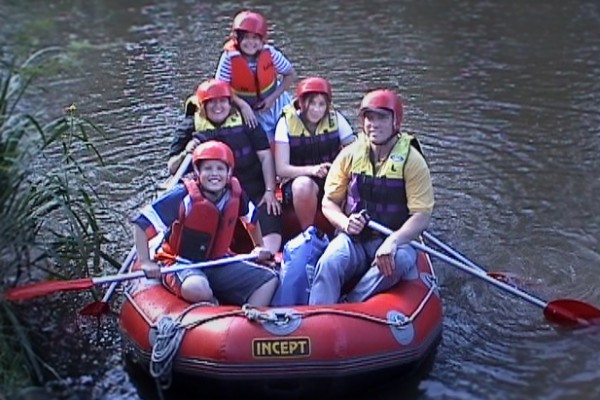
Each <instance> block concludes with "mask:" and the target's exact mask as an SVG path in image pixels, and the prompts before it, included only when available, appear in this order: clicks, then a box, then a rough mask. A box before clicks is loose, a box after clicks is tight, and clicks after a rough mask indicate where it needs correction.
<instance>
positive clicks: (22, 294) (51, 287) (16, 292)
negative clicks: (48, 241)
mask: <svg viewBox="0 0 600 400" xmlns="http://www.w3.org/2000/svg"><path fill="white" fill-rule="evenodd" d="M257 257H258V255H256V254H239V255H237V256H233V257H224V258H219V259H217V260H209V261H203V262H199V263H192V264H176V265H172V266H169V267H164V268H161V269H160V273H161V274H167V273H171V272H177V271H181V270H184V269H188V268H208V267H216V266H220V265H225V264H230V263H234V262H242V261H249V260H253V259H256V258H257ZM143 277H145V274H144V271H141V270H140V271H134V272H128V273H126V274H117V275H107V276H101V277H96V278H81V279H73V280H65V281H44V282H37V283H32V284H29V285H24V286H20V287H15V288H11V289H8V290H7V291H6V292H5V293H4V298H5V299H6V300H9V301H16V300H27V299H32V298H35V297H40V296H45V295H48V294H51V293H55V292H63V291H72V290H87V289H91V288H92V287H93V286H94V285H101V284H104V283H112V282H121V281H125V280H129V279H136V278H143Z"/></svg>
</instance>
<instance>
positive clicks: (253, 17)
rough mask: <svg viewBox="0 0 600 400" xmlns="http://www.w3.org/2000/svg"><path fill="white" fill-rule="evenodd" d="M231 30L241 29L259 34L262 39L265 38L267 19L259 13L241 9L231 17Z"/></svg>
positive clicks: (264, 39)
mask: <svg viewBox="0 0 600 400" xmlns="http://www.w3.org/2000/svg"><path fill="white" fill-rule="evenodd" d="M231 30H232V31H233V32H234V33H235V31H238V30H241V31H246V32H251V33H255V34H257V35H259V36H260V37H261V38H262V40H263V41H266V40H267V20H266V19H265V17H263V16H262V15H261V14H259V13H256V12H252V11H242V12H240V13H238V14H237V15H236V16H235V17H234V18H233V25H232V26H231Z"/></svg>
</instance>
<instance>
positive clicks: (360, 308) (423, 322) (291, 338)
mask: <svg viewBox="0 0 600 400" xmlns="http://www.w3.org/2000/svg"><path fill="white" fill-rule="evenodd" d="M285 226H286V228H287V231H288V232H289V231H290V229H291V230H292V232H293V231H294V229H295V226H294V224H293V221H291V222H289V223H286V224H285ZM239 232H241V231H239ZM287 236H289V235H287ZM247 245H248V243H247V242H246V241H245V239H243V238H242V239H241V240H237V241H236V247H239V248H240V249H242V251H240V252H244V251H247ZM244 247H246V248H245V249H244ZM236 250H237V249H236ZM238 251H239V250H238ZM133 268H136V267H135V265H134V267H133ZM442 319H443V314H442V302H441V299H440V296H439V292H438V287H437V281H436V276H435V272H434V270H433V268H432V265H431V261H430V259H429V257H428V256H427V255H426V254H423V253H420V254H419V256H418V276H417V277H415V279H412V280H407V281H403V282H400V283H399V284H398V285H396V286H395V287H393V288H392V289H391V290H389V291H387V292H385V293H381V294H378V295H376V296H373V297H372V298H370V299H368V300H367V301H365V302H362V303H345V304H331V305H326V306H294V307H285V308H274V307H270V308H269V307H265V308H252V307H237V306H229V305H218V306H215V305H212V304H208V303H206V304H189V303H187V302H185V301H184V300H182V299H180V298H177V297H176V296H174V295H173V294H171V293H170V292H169V291H168V290H166V289H165V288H164V287H163V286H162V285H160V284H158V283H157V282H155V281H154V282H153V281H150V280H146V279H140V280H138V281H135V282H133V283H132V284H131V285H130V287H129V288H128V290H127V291H126V298H125V301H124V304H123V306H122V309H121V314H120V327H121V330H122V335H123V339H124V342H125V344H126V346H127V352H128V354H129V355H130V356H133V359H134V360H135V361H136V362H137V363H138V364H139V365H141V366H142V367H143V368H144V369H145V370H149V371H150V372H151V374H152V375H153V376H155V377H157V376H161V379H162V380H163V383H165V382H167V383H168V379H169V378H170V377H171V376H173V377H175V378H178V377H184V379H183V380H184V381H186V382H188V383H190V382H193V383H194V385H195V386H199V387H200V389H202V385H209V384H210V385H215V384H216V385H218V386H219V387H221V388H223V389H224V390H225V389H226V390H228V391H231V390H234V389H236V388H239V389H240V390H242V391H244V390H248V388H249V387H251V390H252V391H253V393H259V392H260V393H263V394H264V395H268V394H273V393H274V394H275V396H274V397H276V398H283V397H285V396H284V395H285V394H290V393H292V394H294V396H295V397H297V398H305V397H306V396H308V394H306V393H309V391H310V390H311V389H315V388H317V387H318V388H319V389H318V393H321V394H323V393H324V392H323V390H324V389H323V385H325V386H330V390H332V391H335V392H336V393H337V392H339V391H340V390H342V391H343V390H351V389H350V388H352V385H351V384H355V383H358V382H360V384H361V385H364V384H365V383H366V384H369V383H371V381H373V382H375V380H376V379H379V381H378V382H379V383H380V382H381V380H382V379H390V378H391V377H393V379H395V380H397V379H399V378H401V377H402V375H401V374H408V373H411V372H414V371H416V370H418V369H419V367H420V366H422V365H424V364H427V363H428V362H429V363H430V362H431V361H432V360H433V357H434V354H435V349H436V348H437V345H438V344H439V342H440V339H441V333H442ZM169 359H170V361H169ZM185 377H187V378H185ZM190 377H193V378H190ZM386 377H387V378H386ZM315 383H317V385H315ZM379 383H377V384H379ZM262 398H265V397H264V396H263V397H262Z"/></svg>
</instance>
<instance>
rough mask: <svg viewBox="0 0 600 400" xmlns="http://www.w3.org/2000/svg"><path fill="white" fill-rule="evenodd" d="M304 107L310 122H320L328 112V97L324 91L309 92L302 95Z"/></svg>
mask: <svg viewBox="0 0 600 400" xmlns="http://www.w3.org/2000/svg"><path fill="white" fill-rule="evenodd" d="M302 102H303V103H302V109H303V110H304V115H305V116H306V119H307V120H308V121H309V122H312V123H313V124H318V123H319V122H320V121H321V120H322V119H323V117H325V113H326V112H327V107H328V102H327V97H326V96H325V95H324V94H322V93H313V94H307V95H304V96H303V97H302Z"/></svg>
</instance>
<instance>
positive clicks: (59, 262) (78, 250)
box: [0, 49, 118, 387]
mask: <svg viewBox="0 0 600 400" xmlns="http://www.w3.org/2000/svg"><path fill="white" fill-rule="evenodd" d="M54 51H55V49H52V51H50V50H48V49H45V50H42V51H40V52H37V53H36V54H34V55H33V56H31V57H29V58H28V59H27V60H26V61H25V62H24V63H23V64H21V65H19V66H17V64H16V62H11V63H3V64H2V69H1V70H0V281H1V282H3V283H4V284H5V285H14V284H17V283H19V282H21V281H23V280H28V279H30V278H31V277H38V276H40V275H43V276H48V275H50V276H60V277H70V276H78V277H80V276H85V275H90V274H91V273H92V272H97V271H99V270H101V269H102V268H101V267H102V264H103V263H104V262H107V263H109V264H112V265H114V266H118V262H117V261H116V260H114V259H113V258H112V257H111V256H109V255H108V254H107V253H106V252H105V251H104V248H105V247H106V245H107V243H108V239H107V237H106V235H105V231H104V229H103V227H102V226H101V223H100V220H99V218H98V216H99V215H100V214H106V213H111V211H110V210H108V208H107V207H106V205H105V204H104V202H103V201H102V197H101V195H100V194H99V193H97V192H96V190H95V189H94V181H93V179H92V176H94V175H95V174H94V172H95V169H98V168H104V162H103V159H102V156H101V154H100V153H99V152H98V150H97V148H96V147H95V145H94V143H93V141H92V139H91V135H90V133H92V132H93V133H94V135H96V136H98V135H100V136H102V135H103V132H102V130H101V129H100V128H99V127H97V126H96V125H95V124H94V123H93V122H91V121H90V120H87V119H84V118H81V117H79V116H78V114H77V108H76V107H75V106H74V105H73V106H70V107H68V108H67V109H66V110H65V115H63V116H61V117H59V118H57V119H54V120H52V121H50V122H47V123H42V122H40V119H39V118H38V117H37V116H35V115H31V114H30V113H28V112H26V110H29V109H31V107H28V99H27V97H26V91H27V88H28V87H29V85H30V84H31V82H32V81H33V80H34V78H35V76H36V73H38V72H39V71H40V70H43V67H41V65H43V62H42V64H40V59H43V58H44V57H45V56H47V55H48V54H50V53H52V52H54ZM33 71H35V72H33ZM24 110H25V111H24ZM84 157H85V158H84ZM82 159H84V160H86V161H85V163H84V162H82V161H81V160H82ZM90 160H91V161H90ZM0 305H1V306H2V307H0V359H2V360H3V361H2V362H1V363H0V387H3V386H5V385H6V382H9V383H11V384H18V383H22V382H24V381H34V382H38V383H39V382H41V381H43V376H44V371H45V372H47V371H52V367H51V366H48V365H45V364H44V363H43V361H42V360H41V358H40V357H39V356H38V355H37V354H36V352H35V346H33V345H32V341H31V339H30V335H29V334H28V331H27V321H20V319H19V318H17V315H18V313H16V312H14V310H13V308H12V306H11V305H9V304H5V303H4V304H0ZM15 344H18V346H16V347H17V348H18V349H19V351H17V352H14V351H13V353H12V354H13V356H12V357H7V358H5V357H4V356H3V350H5V349H15ZM22 360H26V361H27V362H26V363H23V362H22ZM23 365H27V366H28V368H27V370H26V372H24V371H23V370H22V366H23Z"/></svg>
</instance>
